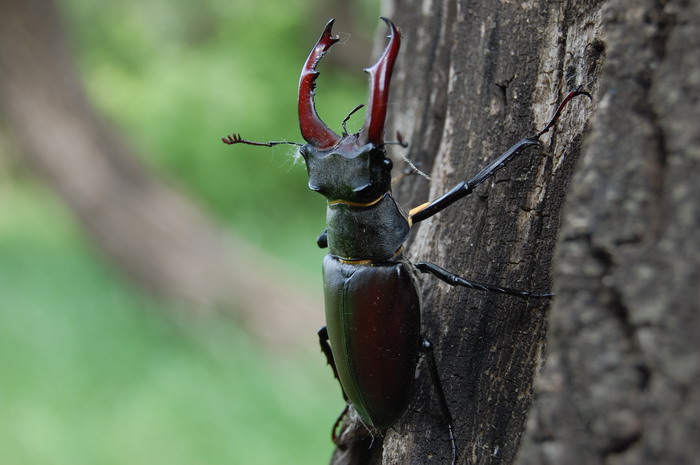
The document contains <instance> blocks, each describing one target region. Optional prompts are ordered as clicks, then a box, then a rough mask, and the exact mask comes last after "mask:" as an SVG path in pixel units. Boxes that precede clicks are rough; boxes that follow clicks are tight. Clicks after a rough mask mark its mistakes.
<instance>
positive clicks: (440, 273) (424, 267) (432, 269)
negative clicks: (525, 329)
mask: <svg viewBox="0 0 700 465" xmlns="http://www.w3.org/2000/svg"><path fill="white" fill-rule="evenodd" d="M414 266H415V267H416V268H417V269H418V271H420V272H421V273H430V274H432V275H434V276H436V277H437V278H438V279H439V280H441V281H444V282H446V283H447V284H449V285H451V286H462V287H468V288H470V289H477V290H479V291H488V292H495V293H498V294H508V295H515V296H518V297H538V298H549V297H552V296H553V295H554V294H536V293H534V292H529V291H520V290H518V289H511V288H509V287H500V286H493V285H491V284H484V283H478V282H476V281H469V280H467V279H464V278H462V277H460V276H457V275H456V274H454V273H451V272H449V271H447V270H446V269H444V268H441V267H439V266H437V265H435V264H434V263H427V262H419V263H414Z"/></svg>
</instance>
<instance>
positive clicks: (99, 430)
mask: <svg viewBox="0 0 700 465" xmlns="http://www.w3.org/2000/svg"><path fill="white" fill-rule="evenodd" d="M0 199H1V200H0V212H1V213H2V214H0V232H1V236H0V237H1V238H2V240H0V257H2V266H0V289H2V297H1V299H0V373H2V377H0V436H1V437H2V443H1V444H0V463H3V464H5V463H6V464H22V465H34V464H36V465H44V464H48V463H50V464H52V465H62V464H65V465H81V464H84V465H94V464H114V465H123V464H149V465H158V464H168V465H176V464H182V465H190V464H198V463H201V464H211V465H216V464H226V465H235V464H242V465H251V464H253V465H254V464H261V465H264V464H282V463H284V464H300V465H307V464H310V463H323V462H325V461H327V459H328V457H329V455H330V452H331V443H330V440H329V436H328V429H329V428H330V425H332V424H333V420H334V418H335V415H336V414H337V412H336V410H337V409H339V408H340V406H341V398H340V391H339V388H338V386H337V384H336V383H335V382H334V380H333V379H332V375H331V373H330V370H328V367H326V366H324V365H325V364H324V363H323V358H322V356H321V355H320V354H319V353H317V351H316V350H315V347H314V350H313V351H312V352H313V353H309V354H307V355H301V356H298V357H296V358H294V357H286V358H283V359H277V360H273V359H271V358H270V357H269V356H268V355H265V354H264V353H261V352H260V351H259V350H258V349H256V345H255V343H254V341H250V340H248V338H247V337H246V336H245V335H244V334H242V333H241V332H240V331H238V330H237V329H235V327H234V326H233V325H232V324H231V321H230V320H225V319H222V318H214V317H212V318H211V319H201V320H192V319H187V320H186V321H182V322H180V323H178V322H177V321H176V320H169V319H165V318H163V315H172V314H173V313H174V309H171V308H163V307H162V306H159V305H156V304H155V303H153V302H150V301H147V300H144V299H143V298H139V297H136V296H135V295H134V294H133V292H132V291H131V290H130V289H128V288H126V287H125V286H124V285H123V283H122V282H121V280H120V279H118V278H117V277H116V276H115V275H114V274H113V272H112V271H111V270H109V269H107V268H106V267H105V266H104V265H103V264H102V262H101V261H99V260H95V257H93V256H92V253H91V251H90V250H88V249H86V247H85V246H84V244H83V242H82V241H81V240H80V239H81V238H80V235H79V232H78V231H77V230H76V228H75V226H74V225H73V223H72V222H70V220H69V218H68V217H67V215H66V214H65V213H64V212H63V211H61V210H60V209H59V208H58V206H57V205H55V204H53V203H51V202H48V200H47V199H46V198H45V196H43V195H37V193H36V192H34V191H33V190H29V189H27V188H26V187H23V188H22V189H20V190H16V191H15V190H10V189H8V188H7V187H5V188H3V190H2V192H1V195H0ZM9 207H12V208H9ZM175 310H176V309H175ZM183 313H185V312H183ZM183 318H184V316H183ZM309 341H310V343H311V342H313V338H312V337H311V335H310V338H309Z"/></svg>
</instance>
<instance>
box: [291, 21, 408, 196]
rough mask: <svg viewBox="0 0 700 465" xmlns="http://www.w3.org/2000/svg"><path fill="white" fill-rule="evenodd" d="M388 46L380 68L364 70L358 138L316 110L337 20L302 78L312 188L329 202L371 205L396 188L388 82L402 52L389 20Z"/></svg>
mask: <svg viewBox="0 0 700 465" xmlns="http://www.w3.org/2000/svg"><path fill="white" fill-rule="evenodd" d="M382 19H383V20H384V22H385V23H386V24H387V25H388V26H389V29H390V36H389V37H390V39H389V44H388V45H387V46H386V48H385V49H384V52H383V53H382V56H381V57H380V58H379V60H378V61H377V63H376V64H375V65H374V66H372V67H371V68H367V69H366V70H365V71H366V72H367V73H368V74H369V78H370V92H369V104H368V106H367V113H366V116H365V123H364V125H363V126H362V129H360V131H359V132H357V133H355V134H345V133H344V134H343V136H342V137H341V136H339V135H338V134H336V133H335V132H333V130H331V129H330V128H329V127H328V126H326V124H325V123H324V122H323V121H321V118H319V116H318V114H317V113H316V108H315V106H314V88H315V86H316V84H315V81H316V78H317V77H318V74H319V73H318V71H316V65H317V64H318V62H319V61H320V59H321V58H322V57H323V55H325V54H326V52H327V51H328V50H329V49H330V48H331V46H332V45H333V44H334V43H336V42H337V41H338V38H336V37H333V36H332V35H331V28H332V27H333V20H330V21H329V22H328V24H326V27H325V29H324V30H323V33H322V34H321V37H320V38H319V39H318V42H317V43H316V46H315V47H314V48H313V50H311V53H310V54H309V57H308V58H307V59H306V63H305V64H304V68H303V69H302V72H301V78H300V79H299V126H300V128H301V135H302V136H303V137H304V140H306V142H307V144H306V145H304V146H303V147H302V148H301V155H302V156H303V157H304V160H305V161H306V168H307V171H308V173H309V187H310V188H311V189H312V190H315V191H317V192H319V193H321V194H323V195H324V196H325V197H326V198H327V199H329V200H339V199H342V200H347V201H352V202H360V203H365V202H370V201H372V200H375V199H376V198H378V197H379V196H380V195H382V194H383V193H385V192H387V191H389V188H390V186H391V168H392V162H391V160H390V159H389V158H387V156H386V152H385V150H384V139H383V137H384V122H385V120H386V110H387V101H388V98H389V83H390V80H391V72H392V70H393V67H394V62H395V61H396V57H397V55H398V53H399V47H400V45H401V37H400V33H399V30H398V29H397V28H396V26H394V24H393V23H392V22H391V21H389V20H388V19H386V18H382Z"/></svg>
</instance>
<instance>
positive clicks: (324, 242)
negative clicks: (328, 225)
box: [316, 229, 328, 339]
mask: <svg viewBox="0 0 700 465" xmlns="http://www.w3.org/2000/svg"><path fill="white" fill-rule="evenodd" d="M316 245H318V248H319V249H325V248H327V247H328V229H324V230H323V232H322V233H321V234H319V235H318V237H317V238H316ZM326 339H328V336H327V335H326Z"/></svg>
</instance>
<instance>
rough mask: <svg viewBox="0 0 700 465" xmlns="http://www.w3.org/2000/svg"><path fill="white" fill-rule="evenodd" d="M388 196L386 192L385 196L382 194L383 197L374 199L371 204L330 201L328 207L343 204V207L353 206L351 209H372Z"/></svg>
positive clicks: (339, 200) (340, 200)
mask: <svg viewBox="0 0 700 465" xmlns="http://www.w3.org/2000/svg"><path fill="white" fill-rule="evenodd" d="M387 194H388V192H385V193H384V194H382V195H381V196H379V198H377V199H374V200H372V201H371V202H367V203H361V202H351V201H349V200H342V199H338V200H329V201H328V205H338V204H341V203H342V204H343V205H349V206H351V207H371V206H372V205H376V204H378V203H379V202H381V201H382V199H383V198H384V197H385V196H386V195H387Z"/></svg>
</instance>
